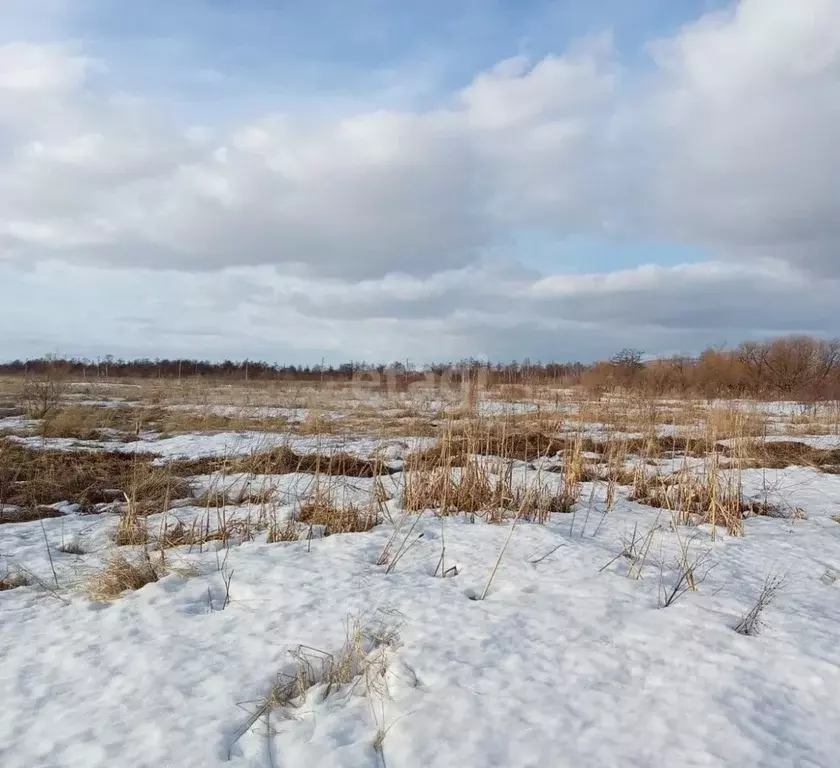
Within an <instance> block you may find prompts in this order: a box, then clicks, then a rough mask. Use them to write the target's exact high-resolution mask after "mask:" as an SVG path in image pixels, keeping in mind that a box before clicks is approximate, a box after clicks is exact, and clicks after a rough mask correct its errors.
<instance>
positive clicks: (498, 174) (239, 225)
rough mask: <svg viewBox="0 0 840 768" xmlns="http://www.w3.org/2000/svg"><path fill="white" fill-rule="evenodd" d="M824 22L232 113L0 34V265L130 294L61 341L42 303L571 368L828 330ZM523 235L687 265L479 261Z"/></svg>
mask: <svg viewBox="0 0 840 768" xmlns="http://www.w3.org/2000/svg"><path fill="white" fill-rule="evenodd" d="M838 17H840V5H838V2H837V0H800V2H796V3H792V2H789V0H741V2H740V3H738V4H737V5H735V6H733V7H732V8H731V9H730V10H729V11H728V12H726V13H721V14H713V15H709V16H707V17H704V18H702V19H700V20H698V21H696V22H695V23H692V24H690V25H688V26H686V27H685V28H684V29H682V30H680V31H679V32H678V33H676V34H675V35H673V36H672V37H670V38H668V39H662V40H657V41H653V42H651V44H650V46H649V50H650V53H651V56H652V62H653V65H654V66H653V68H652V69H651V70H650V71H648V72H645V73H640V72H638V71H633V70H630V69H627V68H626V67H622V66H621V64H620V63H619V61H618V57H617V54H616V52H615V51H614V50H613V48H612V44H611V42H610V40H609V38H608V37H603V38H597V39H594V40H590V41H586V42H585V43H583V44H581V45H579V46H577V47H574V48H573V49H572V50H570V51H568V52H566V53H565V54H558V55H554V56H548V57H546V58H544V59H542V60H540V61H536V62H530V61H528V60H527V59H524V58H521V57H517V58H513V59H509V60H506V61H503V62H501V63H500V64H498V65H497V66H495V67H494V68H492V69H490V70H489V71H487V72H483V73H479V74H477V75H476V76H475V78H474V79H473V80H472V82H470V83H469V84H468V85H467V86H466V87H464V88H462V89H461V90H459V91H458V92H455V93H451V94H449V96H448V98H445V99H442V100H441V101H440V103H439V104H438V105H437V106H436V107H435V108H429V109H424V110H416V111H408V110H405V111H395V110H378V111H377V110H375V109H370V110H367V111H357V112H353V113H347V114H344V115H342V116H331V117H325V116H324V114H323V113H321V114H314V113H308V114H307V113H302V112H299V111H298V112H290V113H288V114H269V115H265V116H263V117H262V118H259V119H254V120H248V121H245V122H242V123H241V124H240V125H238V126H236V127H235V128H233V129H229V128H226V127H222V126H221V125H219V126H214V125H203V126H195V125H188V124H183V123H181V122H177V121H175V120H174V119H173V118H172V117H171V116H168V115H167V111H166V105H161V104H149V103H146V102H145V101H144V100H143V99H142V98H138V97H133V96H131V97H130V96H127V95H126V94H124V93H122V92H121V91H120V89H119V83H118V81H116V79H115V78H116V75H115V74H114V73H109V72H108V71H107V69H106V68H105V66H104V65H103V64H101V63H97V62H93V61H91V60H90V59H89V58H86V57H85V55H84V53H83V52H81V51H80V50H78V49H74V48H70V47H66V46H65V47H62V46H53V45H31V44H21V43H15V44H11V45H6V46H0V210H2V211H3V214H2V216H1V217H0V264H2V262H3V261H4V260H5V261H7V262H9V264H8V265H7V267H6V268H5V269H6V275H7V278H8V279H9V280H12V281H15V282H16V283H17V284H18V285H30V287H33V289H34V287H35V284H37V286H38V289H39V290H40V291H41V292H42V294H44V292H45V290H46V289H45V286H47V285H53V286H54V287H58V286H60V287H62V288H64V287H66V284H67V281H76V282H78V281H80V280H91V281H93V283H92V284H91V285H92V286H94V287H90V286H89V289H90V290H91V291H93V292H94V293H95V291H96V288H95V286H97V285H98V286H102V289H103V290H104V291H105V292H109V291H116V292H117V293H119V292H122V291H123V290H128V291H129V292H130V291H131V290H132V287H133V286H141V285H142V286H143V287H144V289H143V290H144V292H143V293H141V298H140V299H138V300H136V301H135V302H134V307H133V308H132V311H133V312H134V315H132V317H134V320H132V321H126V322H127V325H126V326H125V328H124V329H123V330H122V331H120V332H113V333H112V332H110V331H109V330H108V329H107V327H106V326H104V325H102V323H104V321H105V318H106V317H109V316H111V315H109V314H108V313H110V312H113V313H114V315H113V316H114V317H119V316H122V315H121V314H120V313H124V312H125V311H126V310H125V303H124V302H122V301H114V302H106V304H105V305H104V306H105V307H107V312H106V311H105V310H102V314H101V316H100V318H99V320H98V321H97V322H98V323H99V325H97V326H94V321H93V320H89V321H88V320H84V319H83V318H82V317H81V316H80V317H78V318H74V322H73V323H72V324H64V325H63V326H62V328H61V329H57V328H54V327H52V324H51V323H50V322H49V321H48V320H45V319H44V316H43V312H47V313H48V310H46V309H45V308H44V307H41V312H42V315H41V316H40V319H39V318H38V317H35V318H33V319H32V322H33V323H34V324H35V325H36V326H39V327H40V328H41V331H39V332H38V333H37V334H36V335H37V336H38V338H42V339H43V341H44V343H45V344H52V343H53V342H55V343H59V342H60V343H61V344H65V345H66V344H71V343H72V341H73V339H74V338H80V337H83V336H85V334H86V333H87V334H89V340H91V343H93V341H92V340H93V339H94V338H95V339H96V340H97V341H96V343H97V344H100V345H108V344H109V343H115V342H117V341H122V342H124V343H126V344H129V345H133V346H132V348H134V347H137V348H144V345H148V346H149V348H150V350H151V348H153V347H154V345H155V344H159V345H166V344H170V345H175V346H178V345H179V344H181V343H182V342H183V339H188V341H189V344H199V341H197V340H198V339H203V340H204V341H202V342H200V343H201V344H204V345H205V348H206V349H207V350H214V349H215V350H222V349H224V350H225V352H224V354H230V355H234V354H236V345H237V344H238V345H241V348H243V352H242V354H246V353H248V352H247V349H245V348H246V347H248V346H249V345H251V347H253V345H254V343H255V342H254V339H255V338H259V339H261V341H260V344H265V345H267V346H268V347H270V348H272V349H273V348H274V347H278V348H279V349H300V350H306V349H312V350H314V349H318V350H321V351H322V352H323V351H324V350H327V352H330V351H332V352H333V353H334V354H335V355H336V356H339V357H340V356H372V357H378V358H388V357H395V356H396V357H398V356H401V355H403V354H405V352H401V351H400V348H401V347H403V348H406V349H407V348H409V347H410V348H411V350H412V351H411V352H409V354H411V355H412V356H414V357H421V356H424V355H425V357H426V358H430V357H446V356H458V355H460V354H473V353H474V354H478V353H486V354H488V355H491V356H492V355H498V354H509V352H508V351H507V350H514V354H516V355H517V356H520V357H521V356H524V354H525V352H521V353H516V352H515V347H516V343H515V342H516V339H519V341H520V344H521V345H522V348H523V349H525V348H527V350H528V352H527V354H530V355H532V356H538V355H540V354H541V353H540V349H541V348H545V349H546V350H547V349H548V347H549V346H550V345H551V344H552V343H553V342H552V339H553V338H554V337H553V336H552V334H555V335H556V334H557V333H560V332H568V334H578V336H577V337H576V338H577V339H578V341H576V342H568V343H569V344H571V346H572V347H573V349H570V351H569V353H568V355H567V356H569V357H571V356H576V355H580V356H583V357H592V356H593V355H594V354H595V353H594V352H592V350H593V349H594V347H595V346H597V345H600V346H602V347H608V346H609V345H612V344H617V345H619V344H620V343H621V342H622V341H625V340H626V337H627V336H633V335H634V334H635V336H636V341H635V345H637V346H643V347H648V346H649V345H648V343H647V342H646V341H645V339H649V340H650V342H651V343H655V344H657V345H666V346H673V343H672V342H674V341H675V340H676V341H679V342H681V343H682V342H684V343H692V344H693V343H695V342H696V340H697V339H702V342H701V343H705V342H707V341H709V340H710V339H709V338H708V336H709V335H714V336H715V338H716V340H720V336H721V335H722V336H724V337H725V338H726V339H727V340H736V339H737V338H738V337H741V336H743V335H750V334H754V333H770V332H785V331H814V332H822V333H832V332H835V331H836V330H837V327H838V325H840V309H838V308H837V307H836V304H837V302H836V301H835V300H834V299H833V296H834V295H836V293H834V292H835V291H836V289H837V287H838V286H837V278H838V277H840V257H838V253H840V219H838V217H837V211H838V210H840V186H838V185H837V182H836V180H837V179H838V178H840V151H838V149H837V147H838V144H837V142H836V138H835V136H834V133H835V132H836V126H837V125H840V24H837V23H836V20H837V18H838ZM528 227H534V228H538V229H539V230H540V231H541V232H544V233H546V235H547V236H548V237H556V238H558V239H562V238H564V237H573V236H579V235H583V236H586V237H588V238H594V239H599V238H600V239H604V238H609V237H610V236H611V235H613V234H615V235H617V236H621V237H625V238H627V237H630V238H635V239H638V240H642V241H660V242H661V241H666V242H674V243H688V244H694V245H697V246H700V247H701V248H703V249H705V251H706V252H707V253H708V254H709V258H708V261H707V262H706V263H701V264H689V265H683V266H678V267H657V266H646V267H645V266H643V267H639V268H631V269H625V270H620V271H615V272H612V273H608V274H589V275H569V274H564V265H563V264H562V263H557V264H555V265H552V266H550V267H548V266H547V267H546V269H547V270H548V271H549V272H552V273H551V274H547V275H545V276H542V277H541V276H538V275H534V274H533V273H532V272H530V271H528V270H526V269H524V268H523V267H522V266H521V265H520V264H518V263H517V258H516V256H517V254H513V255H512V256H511V257H510V258H507V259H506V260H504V263H502V264H498V263H497V264H494V265H492V266H491V265H490V263H489V257H490V255H495V256H496V258H497V259H498V254H499V253H510V247H509V245H508V244H507V243H508V238H509V235H510V233H511V232H512V231H516V230H518V229H520V228H528ZM524 255H527V254H524ZM48 263H49V264H50V266H49V268H47V266H46V265H47V264H48ZM57 263H60V264H62V265H63V266H61V267H60V268H59V267H57V266H56V264H57ZM33 265H36V266H35V267H34V271H30V272H28V273H26V274H28V276H26V277H25V276H23V275H24V272H23V271H21V270H23V269H26V268H29V267H33ZM99 267H104V268H107V269H106V270H104V271H103V270H101V269H99ZM171 269H175V270H180V271H181V274H180V275H175V274H173V273H172V272H157V271H159V270H171ZM594 269H597V265H593V271H594ZM108 270H112V271H111V272H109V271H108ZM138 270H142V271H138ZM51 275H52V276H51ZM59 275H63V276H64V277H63V278H60V277H59ZM132 275H134V277H132ZM815 275H820V276H821V277H816V276H815ZM27 281H30V282H27ZM31 281H35V283H32V282H31ZM61 281H63V284H62V282H61ZM174 286H177V290H175V288H174ZM47 293H49V291H47ZM185 296H191V297H193V298H191V299H188V300H185V299H184V297H185ZM150 297H156V298H154V299H152V298H150ZM161 297H168V298H167V300H166V301H169V300H170V299H171V301H173V302H177V301H180V304H179V305H178V307H177V308H173V307H172V306H170V305H169V304H167V303H166V301H164V300H163V299H162V298H161ZM177 297H180V299H179V298H177ZM9 306H11V307H15V306H20V302H18V304H15V303H14V302H12V304H11V305H7V307H6V308H5V309H4V310H2V311H3V312H5V313H6V315H7V318H6V320H7V322H12V321H11V317H12V315H10V314H9V313H10V312H12V309H10V308H9ZM47 317H48V315H47ZM117 325H118V324H117ZM94 327H96V335H94V333H93V331H92V329H93V328H94ZM85 329H88V330H87V331H85ZM125 329H128V330H127V331H126V330H125ZM167 329H177V330H174V331H172V330H167ZM190 329H193V330H194V331H195V332H194V333H191V331H190ZM179 333H180V334H181V337H180V338H181V341H179V340H178V334H179ZM39 334H40V335H39ZM703 334H705V336H703ZM109 338H112V339H113V340H114V342H109V341H108V339H109ZM33 343H34V342H33ZM541 345H543V346H542V347H541ZM424 350H431V352H430V353H429V354H426V353H425V352H424ZM500 350H501V351H500ZM37 351H40V350H37ZM605 351H608V349H607V350H605ZM2 352H3V350H2V348H0V354H2ZM150 353H152V352H151V351H150ZM208 354H210V352H209V351H208ZM220 354H221V353H220ZM248 354H250V353H248ZM278 354H279V353H278ZM542 354H544V355H548V354H560V353H559V352H549V351H546V352H545V353H542ZM561 356H562V355H561Z"/></svg>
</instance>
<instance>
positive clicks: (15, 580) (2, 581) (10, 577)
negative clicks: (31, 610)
mask: <svg viewBox="0 0 840 768" xmlns="http://www.w3.org/2000/svg"><path fill="white" fill-rule="evenodd" d="M31 583H32V582H31V581H30V579H29V577H28V576H27V575H26V574H25V573H23V572H22V571H15V572H12V571H6V574H5V575H4V576H0V592H6V591H8V590H10V589H17V588H18V587H26V586H29V584H31Z"/></svg>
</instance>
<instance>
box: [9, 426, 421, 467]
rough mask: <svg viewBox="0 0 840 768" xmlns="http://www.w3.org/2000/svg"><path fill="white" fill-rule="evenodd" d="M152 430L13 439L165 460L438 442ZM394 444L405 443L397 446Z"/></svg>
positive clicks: (361, 451) (408, 447) (360, 452)
mask: <svg viewBox="0 0 840 768" xmlns="http://www.w3.org/2000/svg"><path fill="white" fill-rule="evenodd" d="M155 438H156V435H155V433H149V435H148V436H147V439H140V440H135V441H132V442H129V443H122V442H117V441H111V442H106V441H102V440H78V439H76V438H72V437H39V436H26V437H22V436H19V435H11V436H10V437H9V439H10V440H13V441H15V442H18V443H21V444H22V445H26V446H27V447H29V448H36V449H51V450H59V451H102V450H107V451H115V452H119V453H146V454H153V455H155V456H158V457H160V460H161V462H165V461H168V460H171V459H200V458H205V457H211V456H215V457H220V458H222V457H235V456H249V455H251V454H254V453H260V452H263V451H268V450H270V449H272V448H276V447H278V446H284V445H285V446H288V447H289V448H291V449H292V450H294V451H297V452H299V453H319V452H325V453H328V452H331V451H345V452H347V453H349V454H352V455H354V456H360V457H366V456H368V455H370V454H372V453H375V452H377V451H380V450H384V451H388V450H390V451H391V452H392V453H393V451H398V452H400V453H405V452H407V451H413V450H422V449H424V448H427V447H429V446H431V445H434V443H435V440H434V439H433V438H428V437H405V438H401V439H398V440H397V439H394V438H374V437H348V436H333V435H317V436H314V437H310V436H306V435H296V434H294V433H291V432H214V433H206V432H188V433H185V434H183V435H175V436H174V437H166V438H163V439H160V440H158V439H155ZM393 446H402V447H401V448H394V447H393Z"/></svg>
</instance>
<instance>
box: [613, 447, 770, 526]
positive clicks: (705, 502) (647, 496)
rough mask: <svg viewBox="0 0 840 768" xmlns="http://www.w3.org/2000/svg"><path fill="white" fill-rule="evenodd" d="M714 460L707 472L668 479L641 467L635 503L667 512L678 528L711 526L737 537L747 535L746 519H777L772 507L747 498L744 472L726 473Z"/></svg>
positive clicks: (635, 490) (706, 469)
mask: <svg viewBox="0 0 840 768" xmlns="http://www.w3.org/2000/svg"><path fill="white" fill-rule="evenodd" d="M714 456H716V454H715V455H713V458H712V459H710V460H709V461H708V462H707V464H706V466H705V467H704V468H703V471H697V472H691V471H687V470H681V471H679V472H677V473H675V474H673V475H669V476H667V477H659V476H649V475H647V474H646V473H645V472H644V470H643V468H641V467H640V468H639V470H638V471H637V474H636V478H635V481H634V484H633V492H632V494H631V497H630V498H631V500H633V501H638V502H639V503H641V504H645V505H647V506H649V507H655V508H660V509H667V510H668V511H670V512H671V513H672V518H673V520H674V522H675V524H676V525H687V524H700V523H708V524H710V525H713V526H723V527H725V528H726V529H727V532H728V533H729V534H731V535H735V536H740V535H742V534H743V531H744V523H743V520H744V517H745V516H748V515H769V516H776V510H775V509H774V508H773V507H771V506H770V505H768V504H765V503H763V502H760V501H755V500H752V499H745V498H743V496H742V493H741V477H740V472H739V471H729V472H727V471H724V470H722V469H721V467H720V466H719V464H718V463H717V460H716V459H715V458H714Z"/></svg>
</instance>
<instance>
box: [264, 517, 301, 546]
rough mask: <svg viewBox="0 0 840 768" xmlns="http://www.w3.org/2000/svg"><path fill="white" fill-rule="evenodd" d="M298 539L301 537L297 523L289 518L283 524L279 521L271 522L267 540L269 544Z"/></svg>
mask: <svg viewBox="0 0 840 768" xmlns="http://www.w3.org/2000/svg"><path fill="white" fill-rule="evenodd" d="M298 539H300V529H299V528H298V525H297V523H296V522H295V521H294V520H293V519H291V518H289V519H288V520H287V521H286V522H285V523H283V524H282V525H281V524H279V523H272V524H270V525H269V527H268V534H267V536H266V539H265V540H266V542H267V543H269V544H276V543H277V542H280V541H297V540H298Z"/></svg>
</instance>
